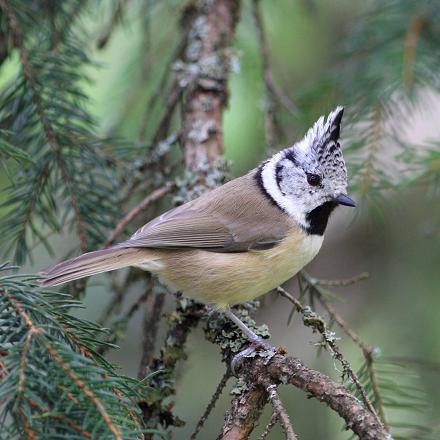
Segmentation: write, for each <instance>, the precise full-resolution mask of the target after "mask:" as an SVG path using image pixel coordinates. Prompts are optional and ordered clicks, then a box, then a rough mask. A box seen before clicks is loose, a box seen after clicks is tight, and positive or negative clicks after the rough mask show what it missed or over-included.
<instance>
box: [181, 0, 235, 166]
mask: <svg viewBox="0 0 440 440" xmlns="http://www.w3.org/2000/svg"><path fill="white" fill-rule="evenodd" d="M240 3H241V2H240V1H239V0H217V1H215V2H213V1H207V0H198V1H197V2H196V5H195V11H194V14H193V20H192V22H191V25H190V31H189V39H188V46H187V50H186V53H185V57H184V60H185V63H186V66H184V68H185V70H186V71H187V73H188V75H189V77H190V81H189V85H190V87H189V90H188V92H187V96H186V99H185V101H184V105H183V122H182V125H183V136H182V139H183V152H184V156H185V163H186V165H187V167H189V168H190V169H197V167H198V165H200V164H201V163H206V162H209V161H212V160H214V159H216V158H217V157H218V156H219V155H220V154H221V153H222V152H223V130H222V114H223V110H224V108H225V106H226V103H227V96H228V92H227V73H228V68H229V59H228V56H227V50H229V49H230V46H231V42H232V40H233V38H234V35H235V28H236V24H237V21H238V16H239V11H240Z"/></svg>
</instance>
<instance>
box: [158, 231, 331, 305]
mask: <svg viewBox="0 0 440 440" xmlns="http://www.w3.org/2000/svg"><path fill="white" fill-rule="evenodd" d="M322 241H323V237H322V236H318V235H308V234H306V233H305V232H303V231H302V230H299V231H298V230H295V231H294V232H291V233H289V234H287V236H286V237H285V238H284V239H283V240H282V241H281V242H280V243H279V244H278V245H276V246H274V247H273V248H271V249H266V250H256V251H250V252H237V253H215V252H208V251H204V250H200V249H198V250H182V251H166V252H164V253H162V255H161V261H162V263H163V269H162V270H160V271H158V273H159V275H161V276H162V278H163V279H164V280H165V281H166V282H167V283H168V284H170V285H171V286H173V287H174V288H176V289H179V290H181V291H183V292H184V293H185V294H186V295H187V296H189V297H192V298H194V299H196V300H198V301H201V302H205V303H215V304H217V305H219V306H220V307H225V306H227V305H230V304H237V303H241V302H246V301H250V300H252V299H254V298H256V297H258V296H260V295H262V294H264V293H267V292H268V291H270V290H272V289H274V288H275V287H277V286H278V285H280V284H282V283H284V282H285V281H287V280H288V279H289V278H291V277H292V276H294V275H295V274H296V273H297V272H298V271H299V270H301V269H302V268H303V267H304V266H305V265H306V264H308V263H309V262H310V261H311V260H312V259H313V258H314V257H315V256H316V254H317V253H318V251H319V249H320V247H321V245H322Z"/></svg>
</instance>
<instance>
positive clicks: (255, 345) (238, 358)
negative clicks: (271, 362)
mask: <svg viewBox="0 0 440 440" xmlns="http://www.w3.org/2000/svg"><path fill="white" fill-rule="evenodd" d="M259 349H263V351H268V352H270V353H271V354H272V356H273V355H275V353H276V351H277V350H276V348H275V347H274V346H273V345H270V344H269V343H267V342H265V341H263V340H262V339H258V340H256V341H252V343H251V344H250V345H249V346H247V347H246V348H245V349H243V350H242V351H240V352H239V353H237V354H236V355H235V356H234V357H233V358H232V361H231V372H232V374H233V375H234V376H237V373H238V367H239V366H240V364H241V362H243V360H244V359H245V358H247V357H251V355H252V353H254V351H256V350H259ZM272 356H270V358H272Z"/></svg>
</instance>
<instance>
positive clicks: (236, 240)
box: [122, 204, 285, 252]
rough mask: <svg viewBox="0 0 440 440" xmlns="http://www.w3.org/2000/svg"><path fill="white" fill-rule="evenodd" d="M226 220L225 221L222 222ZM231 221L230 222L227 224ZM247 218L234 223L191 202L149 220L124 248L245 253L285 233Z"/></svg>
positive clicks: (271, 243)
mask: <svg viewBox="0 0 440 440" xmlns="http://www.w3.org/2000/svg"><path fill="white" fill-rule="evenodd" d="M222 220H223V221H222ZM228 223H229V224H228ZM253 230H255V228H252V225H250V224H247V222H246V219H245V218H243V219H240V220H239V221H235V222H233V223H231V222H227V221H225V219H224V218H223V219H220V218H219V216H216V215H215V214H212V213H207V212H200V211H199V210H197V209H195V208H194V207H193V206H192V205H191V204H189V205H188V204H187V205H183V206H182V207H180V208H177V209H175V210H172V211H169V212H167V213H165V214H163V215H162V216H160V217H158V218H156V219H154V220H153V221H152V222H150V223H147V224H146V225H145V226H143V227H142V228H140V229H139V230H138V231H136V232H135V233H134V234H133V236H132V237H131V238H130V239H129V240H127V241H126V242H124V243H122V245H123V247H152V248H161V249H166V248H169V249H179V248H199V249H206V250H211V251H214V252H244V251H249V250H262V249H268V248H271V247H273V246H275V245H276V244H278V243H279V242H280V241H281V240H282V238H284V236H285V234H280V232H279V230H278V231H277V232H273V228H271V227H270V225H264V224H261V223H260V224H259V225H258V232H257V233H252V231H253Z"/></svg>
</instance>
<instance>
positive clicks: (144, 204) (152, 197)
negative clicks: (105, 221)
mask: <svg viewBox="0 0 440 440" xmlns="http://www.w3.org/2000/svg"><path fill="white" fill-rule="evenodd" d="M172 188H173V185H172V184H170V183H167V184H165V185H164V186H161V187H160V188H157V189H156V190H154V191H153V192H152V193H151V194H148V196H147V197H145V198H144V199H143V200H142V201H141V202H140V203H139V204H138V205H137V206H135V207H134V208H133V209H132V210H131V211H130V212H129V213H128V214H127V215H126V216H125V217H124V218H123V219H122V220H121V221H120V222H119V223H118V224H117V225H116V228H115V229H113V231H112V232H111V234H110V235H109V237H108V238H107V240H106V241H105V243H104V244H103V246H102V247H103V248H106V247H108V246H110V245H111V244H112V243H113V242H114V241H115V240H116V238H117V237H118V236H119V234H121V233H122V231H123V230H124V229H125V227H126V226H127V225H128V224H129V223H131V222H132V221H133V220H134V219H135V218H136V217H137V216H138V215H139V214H140V213H141V212H142V211H144V210H145V209H147V208H148V206H150V205H151V204H152V203H154V202H156V201H157V200H159V199H161V198H162V197H163V196H165V195H166V194H168V193H169V192H170V191H171V190H172Z"/></svg>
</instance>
